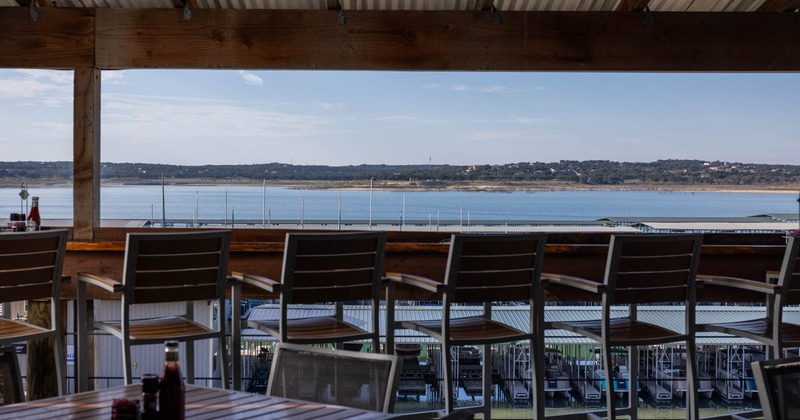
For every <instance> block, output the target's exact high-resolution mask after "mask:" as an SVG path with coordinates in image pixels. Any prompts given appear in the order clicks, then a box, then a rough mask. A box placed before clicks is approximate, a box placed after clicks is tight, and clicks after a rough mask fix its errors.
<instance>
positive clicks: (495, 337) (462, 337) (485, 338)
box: [401, 316, 530, 344]
mask: <svg viewBox="0 0 800 420" xmlns="http://www.w3.org/2000/svg"><path fill="white" fill-rule="evenodd" d="M401 324H402V328H407V329H412V330H417V331H423V332H426V333H427V334H433V335H436V336H439V337H441V336H442V321H439V320H431V321H403V322H401ZM528 338H530V334H528V333H525V332H522V331H520V330H518V329H516V328H511V327H509V326H508V325H505V324H501V323H499V322H495V321H492V320H488V319H485V318H483V317H481V316H471V317H464V318H453V319H451V320H450V339H451V340H453V341H459V342H463V343H472V344H491V343H495V342H506V341H513V340H519V339H528Z"/></svg>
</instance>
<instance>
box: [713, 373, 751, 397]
mask: <svg viewBox="0 0 800 420" xmlns="http://www.w3.org/2000/svg"><path fill="white" fill-rule="evenodd" d="M714 389H716V391H717V393H719V395H720V396H721V397H722V398H724V399H725V400H728V401H740V400H743V399H744V392H743V391H742V378H741V377H740V376H739V375H738V373H737V372H731V371H729V370H727V369H719V370H717V380H716V381H715V382H714Z"/></svg>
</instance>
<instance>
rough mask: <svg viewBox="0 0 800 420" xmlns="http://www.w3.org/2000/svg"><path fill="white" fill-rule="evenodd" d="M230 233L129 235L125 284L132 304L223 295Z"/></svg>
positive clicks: (127, 295) (126, 296) (220, 231)
mask: <svg viewBox="0 0 800 420" xmlns="http://www.w3.org/2000/svg"><path fill="white" fill-rule="evenodd" d="M230 243H231V232H230V231H228V230H218V231H208V232H184V233H129V234H128V239H127V243H126V246H125V268H124V270H123V271H124V278H123V283H124V285H125V290H124V297H125V299H126V302H127V303H162V302H183V301H191V300H204V299H218V298H219V297H220V296H224V293H225V281H226V278H227V275H228V274H227V273H228V256H229V251H230Z"/></svg>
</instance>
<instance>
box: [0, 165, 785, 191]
mask: <svg viewBox="0 0 800 420" xmlns="http://www.w3.org/2000/svg"><path fill="white" fill-rule="evenodd" d="M0 168H1V169H0V182H1V183H3V184H4V185H13V184H15V183H19V182H21V181H27V182H39V183H59V182H71V181H72V162H2V163H0ZM100 173H101V178H102V180H103V181H109V182H127V183H153V182H160V180H161V177H162V175H163V176H164V177H165V178H166V179H167V180H169V181H168V182H179V181H180V180H186V181H191V182H261V181H262V180H266V181H268V182H275V181H344V182H349V181H360V182H363V181H369V180H370V179H374V180H375V181H376V182H381V181H412V182H414V183H416V184H417V185H419V186H422V187H424V186H436V185H438V184H450V183H454V182H459V181H469V182H537V183H541V182H549V181H553V182H561V183H565V182H566V183H573V184H580V185H587V186H592V185H597V186H614V185H625V184H646V185H708V186H714V185H720V186H756V187H760V186H781V185H786V186H788V185H798V184H800V166H798V165H768V164H752V163H732V162H710V161H701V160H658V161H655V162H614V161H607V160H590V161H568V160H562V161H560V162H549V163H544V162H519V163H509V164H504V165H466V166H460V165H353V166H321V165H290V164H285V163H265V164H253V165H200V166H185V165H162V164H150V163H111V162H108V163H103V164H102V165H101V171H100Z"/></svg>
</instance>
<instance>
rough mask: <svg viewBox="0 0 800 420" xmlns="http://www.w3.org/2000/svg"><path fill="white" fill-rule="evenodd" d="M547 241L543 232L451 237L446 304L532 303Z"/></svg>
mask: <svg viewBox="0 0 800 420" xmlns="http://www.w3.org/2000/svg"><path fill="white" fill-rule="evenodd" d="M546 241H547V235H546V234H544V233H525V234H498V235H471V234H454V235H452V237H451V243H450V254H449V255H448V259H447V272H446V274H445V302H444V303H445V305H449V304H450V303H456V302H493V301H521V300H532V299H533V297H534V291H535V289H536V285H537V283H538V282H539V277H540V275H541V271H542V258H543V257H544V245H545V242H546Z"/></svg>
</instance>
